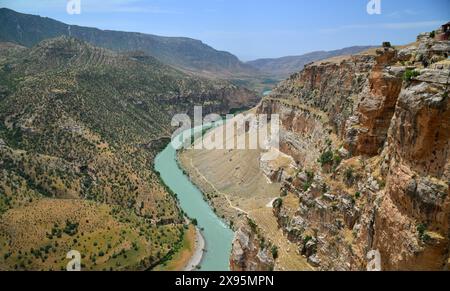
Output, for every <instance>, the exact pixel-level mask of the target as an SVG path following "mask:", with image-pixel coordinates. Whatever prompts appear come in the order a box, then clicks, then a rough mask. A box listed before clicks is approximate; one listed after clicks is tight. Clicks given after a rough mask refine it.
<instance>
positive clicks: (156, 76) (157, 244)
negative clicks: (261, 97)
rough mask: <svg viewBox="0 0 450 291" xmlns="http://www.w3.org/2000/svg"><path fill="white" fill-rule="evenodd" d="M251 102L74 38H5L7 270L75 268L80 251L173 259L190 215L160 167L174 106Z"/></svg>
mask: <svg viewBox="0 0 450 291" xmlns="http://www.w3.org/2000/svg"><path fill="white" fill-rule="evenodd" d="M248 98H250V99H248ZM251 98H254V99H253V101H252V102H250V104H251V103H253V104H256V102H257V101H258V100H257V99H256V96H254V95H252V94H251V93H250V92H249V91H246V90H243V89H239V88H237V87H236V86H233V85H230V84H228V83H226V82H220V81H211V80H209V79H201V78H198V77H192V76H190V75H187V74H185V73H183V72H180V71H178V70H176V69H174V68H172V67H170V66H167V65H165V64H162V63H161V62H160V61H158V60H156V59H155V58H153V57H150V56H146V55H145V54H142V53H127V54H120V53H117V52H113V51H110V50H107V49H104V48H99V47H95V46H93V45H91V44H88V43H86V42H84V41H81V40H78V39H74V38H69V37H65V36H63V37H58V38H55V39H49V40H45V41H43V42H41V43H39V44H38V45H36V46H34V47H32V48H25V47H22V46H19V45H16V44H12V43H2V44H0V156H1V160H0V217H1V220H0V245H1V248H0V269H1V270H12V269H18V270H25V269H26V270H50V269H52V270H59V269H63V268H65V265H66V264H67V261H66V260H65V259H64V258H65V257H66V253H67V251H68V250H77V251H79V252H80V253H81V254H82V257H83V261H82V263H83V265H84V266H85V267H84V269H86V270H90V269H92V270H103V269H114V270H136V269H137V270H142V269H149V268H152V267H154V266H157V265H161V264H163V263H164V262H166V261H167V260H169V259H170V258H171V256H172V255H173V253H174V252H176V249H177V248H178V246H179V244H180V243H181V242H180V241H181V240H183V233H184V232H185V221H184V218H183V216H182V214H181V210H180V209H179V207H178V203H177V200H176V197H174V196H173V195H172V194H171V192H170V191H168V190H167V189H166V188H165V187H164V186H163V185H162V183H160V180H159V176H158V174H157V173H155V172H154V171H153V170H152V164H153V160H154V157H155V155H156V153H158V152H159V150H160V149H161V147H162V146H164V145H165V144H166V143H167V142H168V141H169V140H170V134H171V132H172V130H173V128H172V127H171V125H170V122H171V118H172V116H173V114H175V113H183V112H187V113H190V112H191V111H192V109H193V107H194V105H203V107H204V111H205V112H206V113H208V112H217V113H225V112H228V111H229V110H230V109H231V108H233V106H236V108H238V107H241V106H242V104H243V103H241V102H242V100H244V103H245V104H248V101H249V100H251Z"/></svg>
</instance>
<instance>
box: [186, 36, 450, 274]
mask: <svg viewBox="0 0 450 291" xmlns="http://www.w3.org/2000/svg"><path fill="white" fill-rule="evenodd" d="M449 53H450V42H449V41H448V34H445V31H443V29H439V30H437V31H434V32H432V33H423V34H421V35H419V36H418V38H417V41H416V42H415V43H412V44H410V45H406V46H402V47H393V46H392V45H391V44H390V43H387V42H386V43H383V46H382V47H380V48H373V49H369V50H367V51H365V52H362V53H358V54H356V55H352V56H346V57H336V58H331V59H327V60H323V61H319V62H315V63H312V64H309V65H307V66H306V67H305V68H304V70H303V71H301V72H299V73H296V74H293V75H292V76H291V77H289V79H287V80H286V81H284V82H282V83H280V84H279V85H278V86H277V87H276V88H275V89H274V90H273V91H272V93H271V94H270V95H268V96H266V97H265V98H263V100H262V101H261V102H260V104H259V105H258V106H257V107H255V108H254V109H253V110H252V112H256V113H257V114H267V115H271V114H278V115H279V116H280V120H281V130H280V155H279V156H278V158H277V159H276V160H274V161H270V162H267V161H264V160H263V159H262V156H263V154H264V153H263V152H262V151H253V152H249V151H247V152H246V153H239V151H234V150H229V151H223V152H221V153H215V154H214V153H212V152H207V151H203V152H202V151H200V152H198V151H197V152H194V153H190V152H189V151H187V152H185V153H182V154H181V158H180V159H181V161H182V165H183V167H184V168H185V169H186V170H187V172H189V174H190V175H191V178H192V180H193V181H194V182H195V183H196V184H197V185H199V187H200V188H202V190H203V192H204V193H205V196H206V197H207V198H209V201H210V202H211V204H212V206H213V207H214V209H215V211H216V212H217V213H218V214H219V215H221V216H223V217H225V218H226V219H227V220H229V221H230V224H231V225H232V226H233V227H234V229H235V230H236V234H235V240H234V243H233V250H232V255H231V258H230V266H231V269H232V270H241V271H242V270H273V269H276V270H289V269H291V270H292V269H296V270H308V269H315V270H339V271H344V270H366V269H367V268H368V264H369V262H370V258H368V254H370V253H373V252H375V253H376V254H378V255H379V257H380V259H381V265H380V266H379V268H380V269H382V270H446V269H448V268H449V245H450V244H449V233H450V232H449V222H450V220H449V219H450V198H449V194H450V190H449V181H450V156H449V151H450V136H449V133H450V130H449V129H450V128H449V127H450V105H449V100H448V99H449V98H448V91H449V80H450V61H449V59H448V57H449ZM247 134H248V133H247ZM211 165H215V166H214V167H210V166H211ZM257 177H261V178H257ZM264 179H265V180H266V181H264ZM233 185H239V187H238V189H237V188H236V187H235V186H233ZM268 189H271V190H268ZM267 203H269V206H271V207H267V205H266V204H267ZM270 203H272V205H270ZM230 206H233V207H230ZM239 210H240V211H239ZM283 252H285V253H283Z"/></svg>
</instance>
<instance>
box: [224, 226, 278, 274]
mask: <svg viewBox="0 0 450 291" xmlns="http://www.w3.org/2000/svg"><path fill="white" fill-rule="evenodd" d="M262 245H263V243H261V240H260V239H258V237H257V235H256V234H255V233H254V231H252V230H251V229H250V228H249V227H247V226H242V227H241V228H239V229H238V231H237V232H236V234H235V238H234V241H233V248H232V251H231V257H230V268H231V270H233V271H271V270H273V268H274V265H275V263H274V260H273V257H272V254H271V253H270V251H269V249H268V247H267V246H264V247H261V246H262Z"/></svg>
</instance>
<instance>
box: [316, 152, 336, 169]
mask: <svg viewBox="0 0 450 291" xmlns="http://www.w3.org/2000/svg"><path fill="white" fill-rule="evenodd" d="M318 162H319V163H320V164H321V165H322V167H323V166H325V165H329V164H331V163H333V152H332V151H331V150H327V151H325V152H324V153H322V155H321V156H320V158H319V161H318Z"/></svg>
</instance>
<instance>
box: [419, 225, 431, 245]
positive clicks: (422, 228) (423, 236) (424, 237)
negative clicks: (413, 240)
mask: <svg viewBox="0 0 450 291" xmlns="http://www.w3.org/2000/svg"><path fill="white" fill-rule="evenodd" d="M427 228H428V226H427V225H426V224H423V223H421V224H419V225H418V226H417V232H418V233H419V239H420V240H421V241H422V242H424V243H426V242H428V241H430V239H431V237H430V236H429V235H428V234H427Z"/></svg>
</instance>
